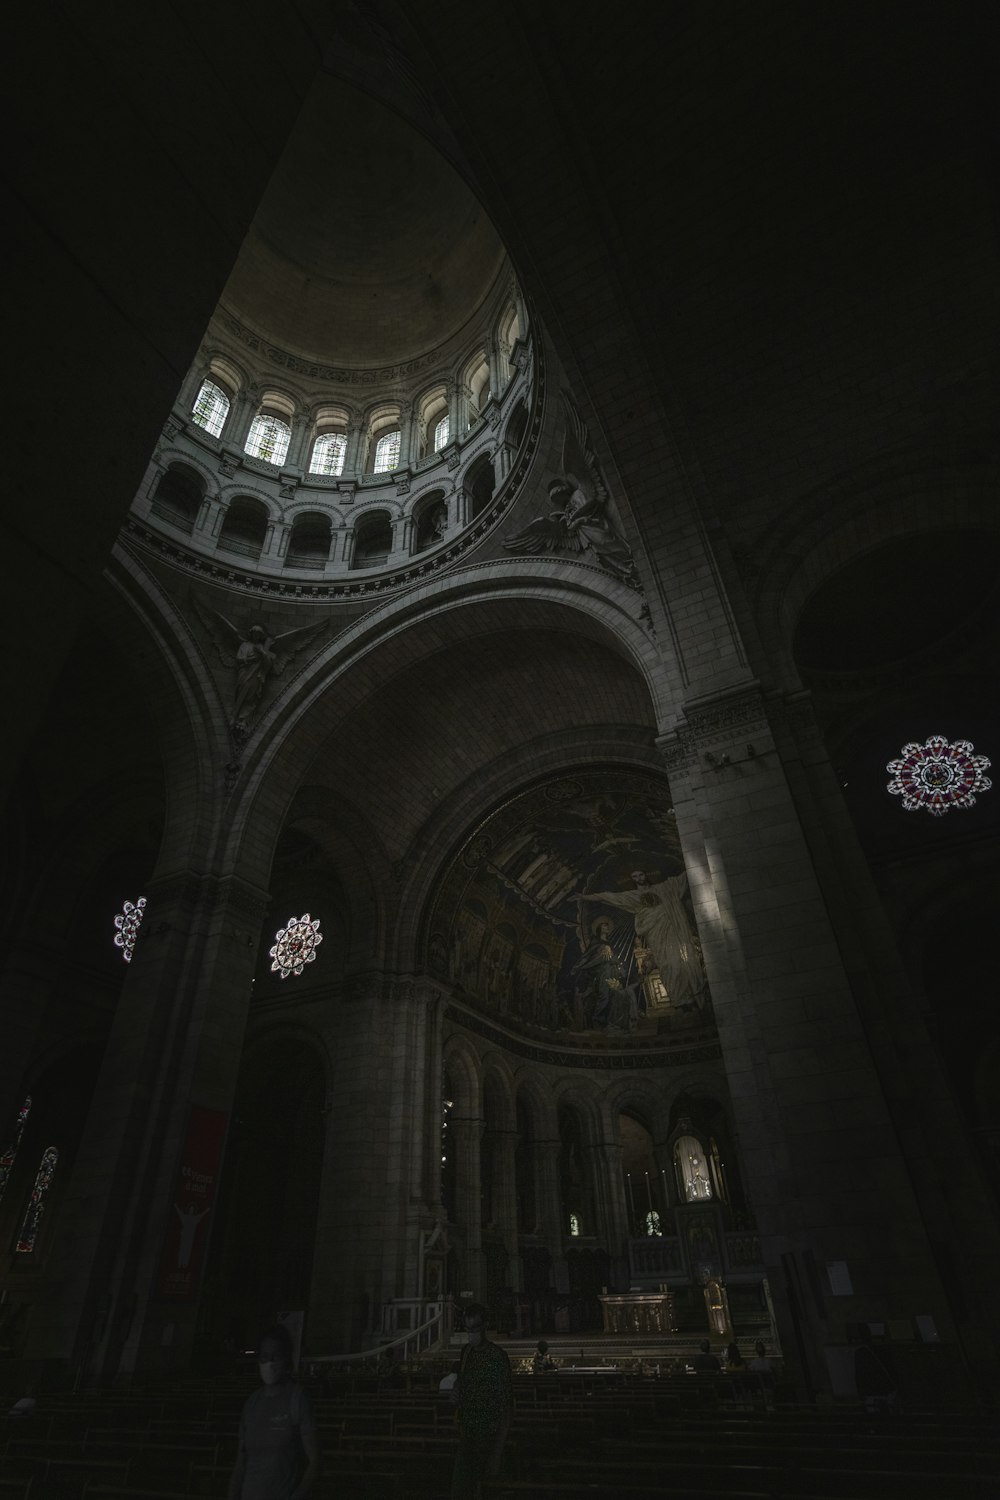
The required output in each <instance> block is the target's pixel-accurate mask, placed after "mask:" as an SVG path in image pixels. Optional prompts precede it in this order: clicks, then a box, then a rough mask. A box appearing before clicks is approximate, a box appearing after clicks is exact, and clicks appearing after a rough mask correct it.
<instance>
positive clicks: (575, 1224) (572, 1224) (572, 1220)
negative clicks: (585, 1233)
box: [569, 1214, 580, 1235]
mask: <svg viewBox="0 0 1000 1500" xmlns="http://www.w3.org/2000/svg"><path fill="white" fill-rule="evenodd" d="M569 1232H570V1234H572V1235H577V1234H579V1233H580V1220H579V1217H578V1215H576V1214H570V1216H569Z"/></svg>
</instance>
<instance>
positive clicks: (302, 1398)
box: [229, 1323, 320, 1500]
mask: <svg viewBox="0 0 1000 1500" xmlns="http://www.w3.org/2000/svg"><path fill="white" fill-rule="evenodd" d="M257 1363H258V1368H259V1370H260V1378H261V1387H260V1390H257V1391H254V1393H253V1395H252V1396H250V1397H248V1398H247V1401H246V1404H245V1405H244V1407H243V1415H242V1416H241V1417H240V1434H239V1447H238V1452H237V1456H236V1467H235V1469H234V1470H233V1474H232V1478H231V1479H230V1481H229V1500H306V1496H307V1495H308V1494H309V1493H310V1491H311V1490H312V1487H313V1484H314V1482H315V1480H316V1479H317V1477H318V1475H319V1466H320V1465H319V1444H318V1442H317V1438H316V1421H315V1418H314V1416H313V1412H312V1407H311V1405H310V1402H309V1397H308V1396H307V1395H306V1393H305V1391H304V1390H303V1389H302V1387H301V1386H300V1385H297V1384H296V1383H295V1381H294V1380H293V1379H292V1340H291V1336H290V1334H289V1332H288V1329H287V1328H283V1327H282V1326H281V1324H280V1323H279V1324H277V1325H276V1326H275V1327H274V1328H269V1329H268V1330H267V1332H266V1333H264V1334H262V1336H261V1340H260V1343H259V1344H258V1346H257Z"/></svg>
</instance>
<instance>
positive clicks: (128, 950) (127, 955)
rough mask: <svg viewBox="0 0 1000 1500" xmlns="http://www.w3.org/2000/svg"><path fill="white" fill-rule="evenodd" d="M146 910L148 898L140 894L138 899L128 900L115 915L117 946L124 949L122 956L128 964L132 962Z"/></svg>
mask: <svg viewBox="0 0 1000 1500" xmlns="http://www.w3.org/2000/svg"><path fill="white" fill-rule="evenodd" d="M145 910H146V898H145V896H140V897H139V899H138V901H136V902H134V903H133V902H131V901H126V902H125V905H124V906H123V907H122V909H121V911H120V912H119V913H118V915H117V917H115V927H116V928H117V931H116V932H115V947H116V948H120V949H121V950H122V958H123V959H124V960H125V962H126V963H127V964H130V963H131V962H132V950H133V949H134V948H135V940H136V938H137V937H138V936H139V928H140V927H141V926H142V918H143V914H144V912H145Z"/></svg>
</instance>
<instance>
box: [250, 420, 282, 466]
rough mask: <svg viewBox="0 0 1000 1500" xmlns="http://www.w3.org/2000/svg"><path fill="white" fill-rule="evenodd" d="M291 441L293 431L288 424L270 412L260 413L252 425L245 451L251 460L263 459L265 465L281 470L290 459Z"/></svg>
mask: <svg viewBox="0 0 1000 1500" xmlns="http://www.w3.org/2000/svg"><path fill="white" fill-rule="evenodd" d="M291 440H292V429H291V427H290V426H289V424H288V423H287V422H284V421H282V419H281V418H280V417H276V416H272V415H271V413H270V412H258V414H257V415H256V416H255V417H254V419H253V421H252V422H251V424H250V431H249V433H248V434H247V440H246V445H245V451H246V452H247V453H249V455H250V457H251V458H260V459H263V461H264V463H266V464H273V465H274V466H275V468H276V469H280V468H281V465H282V464H283V463H284V462H285V459H286V458H287V457H288V445H289V443H290V442H291Z"/></svg>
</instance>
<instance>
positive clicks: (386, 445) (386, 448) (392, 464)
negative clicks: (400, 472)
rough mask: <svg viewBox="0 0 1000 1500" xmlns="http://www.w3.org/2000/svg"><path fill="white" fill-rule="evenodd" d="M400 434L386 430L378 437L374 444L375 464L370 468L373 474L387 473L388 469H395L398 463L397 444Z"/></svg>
mask: <svg viewBox="0 0 1000 1500" xmlns="http://www.w3.org/2000/svg"><path fill="white" fill-rule="evenodd" d="M401 436H402V434H401V433H399V432H398V431H397V432H387V433H386V434H385V436H384V437H380V438H379V440H378V442H377V443H376V444H375V464H374V467H373V469H372V472H373V473H374V474H388V472H389V470H390V469H395V468H396V466H397V464H398V463H399V444H400V439H401Z"/></svg>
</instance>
